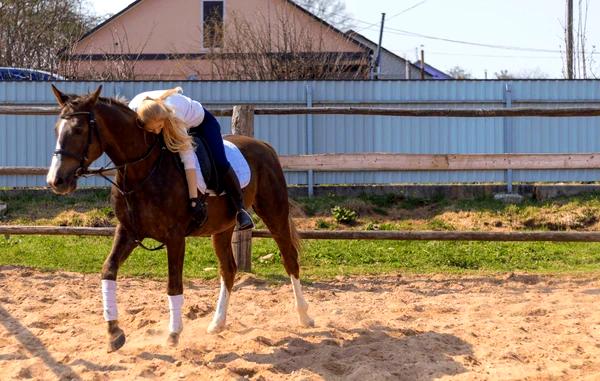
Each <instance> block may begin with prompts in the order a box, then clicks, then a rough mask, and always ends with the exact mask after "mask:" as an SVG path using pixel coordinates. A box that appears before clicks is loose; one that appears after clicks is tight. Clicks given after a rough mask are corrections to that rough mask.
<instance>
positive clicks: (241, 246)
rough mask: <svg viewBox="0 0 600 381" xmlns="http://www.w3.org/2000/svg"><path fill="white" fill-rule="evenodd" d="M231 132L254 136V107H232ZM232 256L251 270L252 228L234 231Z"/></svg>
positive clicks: (244, 268) (247, 270)
mask: <svg viewBox="0 0 600 381" xmlns="http://www.w3.org/2000/svg"><path fill="white" fill-rule="evenodd" d="M231 133H232V134H234V135H245V136H251V137H254V107H253V106H251V105H242V106H234V107H233V115H232V117H231ZM231 248H232V249H233V257H234V258H235V263H236V264H237V268H238V270H239V271H245V272H250V271H251V270H252V229H248V230H244V231H234V232H233V237H232V240H231Z"/></svg>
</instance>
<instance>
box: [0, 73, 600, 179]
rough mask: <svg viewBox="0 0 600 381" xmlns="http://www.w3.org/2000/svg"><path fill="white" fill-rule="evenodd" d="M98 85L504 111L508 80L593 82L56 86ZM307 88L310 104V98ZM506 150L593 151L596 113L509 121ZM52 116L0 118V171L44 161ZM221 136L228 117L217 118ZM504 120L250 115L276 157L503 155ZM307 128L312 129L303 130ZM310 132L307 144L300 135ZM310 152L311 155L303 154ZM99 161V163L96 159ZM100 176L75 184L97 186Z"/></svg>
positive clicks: (35, 90)
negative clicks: (254, 117) (437, 154)
mask: <svg viewBox="0 0 600 381" xmlns="http://www.w3.org/2000/svg"><path fill="white" fill-rule="evenodd" d="M99 84H102V85H103V95H104V96H111V97H117V96H123V97H126V98H132V97H133V96H134V95H135V94H137V93H138V92H141V91H145V90H152V89H157V88H170V87H174V86H182V87H183V89H184V93H186V94H188V95H190V96H191V97H193V98H195V99H198V100H200V101H201V102H202V103H203V104H204V105H205V106H206V107H207V108H208V109H210V108H211V107H223V106H233V105H236V104H243V103H248V104H255V105H276V106H306V105H307V104H309V103H310V104H312V105H313V106H327V105H355V106H369V105H372V106H376V105H385V106H388V107H422V108H434V107H435V108H439V107H448V108H464V107H468V108H484V107H503V106H505V105H506V104H507V102H506V97H507V93H506V89H507V85H508V86H509V87H510V89H511V96H512V107H525V106H527V107H538V106H541V107H561V106H563V105H569V106H575V105H577V106H584V105H598V104H600V86H599V85H600V81H563V80H535V81H517V80H514V81H288V82H276V81H265V82H259V81H247V82H234V81H225V82H197V81H189V82H133V81H125V82H58V83H57V86H58V87H59V88H60V89H61V90H62V91H64V92H66V93H73V94H82V93H87V92H89V91H92V90H94V89H95V88H96V87H97V86H98V85H99ZM309 94H310V100H309ZM19 103H20V104H46V105H48V104H54V103H55V101H54V97H53V95H52V93H51V91H50V88H49V84H48V83H46V82H0V104H19ZM513 119H514V120H513V121H512V122H511V124H512V131H513V134H512V135H511V141H510V142H509V143H510V146H511V147H512V151H513V152H515V153H539V152H600V123H599V122H600V118H513ZM55 121H56V118H55V117H52V116H10V115H9V116H0V167H1V166H48V165H49V163H50V155H51V152H52V151H53V149H54V144H55V143H54V134H53V131H52V127H53V125H54V123H55ZM219 121H220V122H221V124H222V132H223V133H226V132H228V131H229V128H230V127H229V126H230V121H231V118H219ZM505 122H506V121H505V119H503V118H403V117H385V116H341V115H340V116H338V115H322V116H307V115H290V116H257V117H256V120H255V134H256V137H258V138H259V139H263V140H266V141H268V142H269V143H270V144H272V145H273V146H274V147H275V148H276V149H277V150H278V152H279V153H280V154H282V155H294V154H307V153H325V152H330V153H337V152H339V153H341V152H398V153H401V152H405V153H423V154H427V153H502V152H503V151H504V150H505V144H504V139H505V131H506V123H505ZM311 126H312V129H311ZM309 137H312V141H310V142H309V141H308V139H309ZM310 150H312V152H309V151H310ZM103 160H104V159H103ZM513 172H514V173H513V177H514V181H518V182H532V181H594V180H596V179H597V178H598V177H599V175H600V170H560V171H558V170H556V171H555V170H545V171H525V170H519V171H516V170H515V171H513ZM286 177H287V180H288V182H289V183H290V184H307V183H308V182H309V180H310V178H309V176H308V175H307V174H306V173H305V172H288V173H286ZM313 180H314V183H315V184H351V183H352V184H361V183H369V184H376V183H456V182H503V181H505V172H504V171H405V172H330V173H315V174H314V179H313ZM105 184H106V183H105V181H104V180H103V179H101V178H91V179H86V180H85V181H84V182H83V183H82V185H84V186H101V185H105ZM44 185H45V179H44V177H43V176H18V177H17V176H0V186H4V187H13V186H44Z"/></svg>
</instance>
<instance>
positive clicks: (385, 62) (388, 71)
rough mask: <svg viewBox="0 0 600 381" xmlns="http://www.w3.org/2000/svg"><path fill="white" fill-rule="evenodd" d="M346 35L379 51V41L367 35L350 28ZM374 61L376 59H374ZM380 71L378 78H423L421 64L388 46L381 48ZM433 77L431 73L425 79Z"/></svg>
mask: <svg viewBox="0 0 600 381" xmlns="http://www.w3.org/2000/svg"><path fill="white" fill-rule="evenodd" d="M346 35H347V36H348V37H350V38H352V39H353V40H355V41H358V42H360V43H361V44H363V45H366V46H368V47H369V49H371V50H372V51H373V52H374V54H376V52H377V43H375V42H373V41H371V40H369V39H368V38H367V37H365V36H363V35H362V34H360V33H358V32H356V31H354V30H349V31H348V32H346ZM373 61H374V60H373ZM379 66H380V71H379V77H378V79H420V78H421V69H420V66H417V65H415V64H413V63H412V62H410V61H409V60H407V59H404V58H402V57H400V56H398V55H397V54H395V53H393V52H391V51H389V50H387V49H386V48H384V47H382V48H381V58H380V63H379ZM431 78H432V77H431V76H430V75H429V74H426V75H425V79H431Z"/></svg>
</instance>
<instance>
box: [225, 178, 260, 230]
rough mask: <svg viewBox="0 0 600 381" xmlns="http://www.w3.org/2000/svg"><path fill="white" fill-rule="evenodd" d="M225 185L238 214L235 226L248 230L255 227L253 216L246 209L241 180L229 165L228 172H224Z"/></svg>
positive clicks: (238, 228)
mask: <svg viewBox="0 0 600 381" xmlns="http://www.w3.org/2000/svg"><path fill="white" fill-rule="evenodd" d="M223 185H224V186H225V192H227V195H228V196H229V198H230V200H231V201H232V202H233V206H234V207H235V209H236V211H237V214H236V216H235V219H236V221H237V223H236V226H235V228H236V229H237V230H246V229H252V228H254V223H253V222H252V217H250V214H248V212H246V210H245V209H244V196H243V194H242V189H241V188H240V182H239V180H238V178H237V175H236V174H235V171H234V170H233V168H231V167H229V169H228V170H227V172H225V173H224V174H223Z"/></svg>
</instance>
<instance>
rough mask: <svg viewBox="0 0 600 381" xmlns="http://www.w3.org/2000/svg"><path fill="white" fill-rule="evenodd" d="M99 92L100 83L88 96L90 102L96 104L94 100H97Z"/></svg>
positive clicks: (100, 90)
mask: <svg viewBox="0 0 600 381" xmlns="http://www.w3.org/2000/svg"><path fill="white" fill-rule="evenodd" d="M101 92H102V85H100V86H98V88H97V89H96V91H94V93H93V94H92V96H91V97H90V103H91V104H96V101H98V98H99V97H100V93H101Z"/></svg>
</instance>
